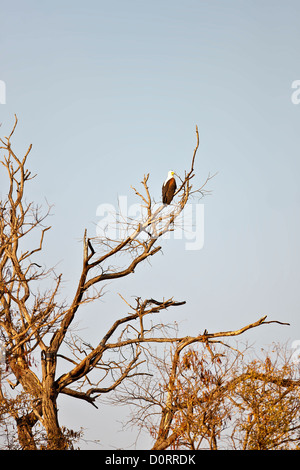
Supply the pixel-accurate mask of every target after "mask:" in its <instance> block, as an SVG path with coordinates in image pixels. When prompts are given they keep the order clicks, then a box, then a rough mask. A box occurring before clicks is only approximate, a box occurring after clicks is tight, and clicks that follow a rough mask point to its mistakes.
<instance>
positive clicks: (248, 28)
mask: <svg viewBox="0 0 300 470" xmlns="http://www.w3.org/2000/svg"><path fill="white" fill-rule="evenodd" d="M0 15H1V31H0V44H1V47H0V80H4V81H5V83H6V92H7V93H6V104H5V105H0V122H2V128H1V129H0V131H1V135H3V134H4V135H7V133H8V132H9V130H10V129H11V127H12V124H13V115H14V113H16V114H17V115H18V118H19V125H18V130H17V133H16V137H15V144H16V147H17V149H20V150H23V149H25V148H26V147H27V146H28V145H29V143H32V144H33V151H32V155H31V167H32V170H33V171H35V172H37V173H38V178H37V179H36V180H34V182H33V184H32V186H31V187H30V191H29V194H28V198H29V199H32V198H34V199H35V200H37V201H39V202H43V198H44V197H46V198H47V200H48V201H49V202H50V203H53V204H55V207H54V209H53V214H54V215H53V217H52V218H51V221H50V223H51V224H52V226H53V229H52V231H51V233H48V234H47V235H48V236H47V242H48V245H47V246H48V248H49V251H48V254H47V255H46V258H45V260H46V261H47V262H48V263H49V264H54V263H56V262H60V264H59V265H58V269H59V270H61V271H62V272H64V273H65V279H66V280H67V281H68V283H67V284H66V289H67V290H66V295H69V296H71V295H72V293H73V287H74V283H75V280H76V275H77V274H78V272H79V270H80V267H81V245H80V244H79V242H78V240H79V239H80V237H81V236H82V234H83V230H84V228H85V227H88V229H89V233H90V236H93V235H95V223H96V222H97V218H96V209H97V207H98V205H99V204H102V203H112V204H116V201H117V196H118V195H129V194H130V192H131V190H130V185H137V184H139V182H140V181H141V179H142V177H143V174H144V173H148V172H150V183H151V188H152V192H153V195H154V196H155V197H156V199H158V198H159V197H160V191H161V184H162V182H163V181H164V179H165V178H166V175H167V172H168V170H169V169H171V168H172V169H174V170H175V171H176V172H178V173H182V172H183V170H184V169H185V168H186V167H187V166H188V165H189V162H190V158H191V156H192V152H193V149H194V146H195V125H196V124H197V125H198V127H199V133H200V148H199V153H198V161H197V165H196V169H197V171H198V176H197V178H198V182H199V183H200V182H202V181H204V180H205V178H206V176H207V174H208V172H211V173H215V172H218V176H217V177H216V178H214V179H213V180H212V181H211V182H210V185H209V188H210V189H212V190H213V195H212V196H209V197H207V198H206V199H205V200H204V201H203V202H204V204H205V243H204V247H203V249H202V250H200V251H197V252H195V251H186V250H185V249H184V248H185V246H184V242H183V241H176V240H175V241H170V242H168V243H164V256H161V255H160V254H159V255H157V256H156V257H155V258H154V259H152V260H151V262H152V267H149V266H148V265H145V266H143V267H139V269H138V270H137V272H136V274H135V275H134V276H132V277H130V278H127V279H123V280H122V281H120V282H118V283H116V284H114V285H111V286H109V288H108V294H107V296H106V297H105V298H104V299H103V302H102V303H101V304H99V306H97V308H92V307H91V311H90V313H89V316H88V317H86V318H85V320H84V322H83V324H84V325H85V326H87V325H88V324H91V323H92V333H91V334H92V335H95V336H94V337H95V338H96V337H97V329H98V328H99V335H100V334H101V332H102V330H101V328H102V325H103V318H109V317H110V316H111V318H115V317H116V316H117V315H118V314H119V312H120V311H121V310H120V309H121V308H122V309H123V306H122V304H121V303H120V301H119V300H118V299H116V297H115V293H116V292H121V293H122V294H124V295H125V296H132V295H140V296H142V297H154V298H158V299H160V298H161V297H163V296H164V297H171V296H174V297H175V298H176V299H177V300H186V301H187V304H186V306H185V307H183V308H182V309H180V310H179V309H178V310H176V311H172V312H169V313H164V314H163V319H164V320H165V321H167V320H168V319H169V318H172V319H175V320H176V321H177V322H179V324H180V328H181V331H182V332H184V334H189V333H191V334H192V333H194V332H195V331H203V330H204V329H205V328H206V329H208V330H209V331H219V330H224V329H235V328H238V327H241V326H243V325H245V324H247V323H249V322H252V321H254V320H257V319H258V318H260V317H261V316H262V315H265V314H267V315H268V317H269V319H276V320H280V321H288V322H290V323H291V325H292V326H291V327H280V326H277V325H271V326H269V327H267V326H265V327H263V328H261V329H259V330H257V331H255V332H249V333H248V334H247V336H246V337H244V338H243V339H244V340H248V341H249V342H251V343H252V342H254V341H256V342H257V344H259V345H261V344H270V343H271V342H272V341H273V340H274V341H282V342H286V341H288V340H291V341H293V340H296V339H300V318H299V317H300V315H299V313H300V312H299V307H300V305H299V304H300V295H299V261H300V256H299V255H300V251H299V239H300V224H299V203H300V188H299V183H298V179H299V170H300V163H299V162H300V159H299V148H300V132H299V125H300V105H294V104H293V103H292V102H291V94H292V91H293V90H292V88H291V84H292V82H293V81H294V80H296V79H300V67H299V55H300V53H299V44H300V31H299V15H300V3H299V1H298V0H295V1H291V0H290V1H284V2H283V1H282V0H281V1H278V0H252V1H242V0H226V1H224V0H218V1H216V0H209V1H204V0H197V1H196V0H195V1H193V0H187V1H184V2H183V1H176V0H175V1H174V0H172V1H170V0H159V1H157V0H152V2H145V1H134V0H130V1H126V0H123V1H120V0H115V1H110V2H104V1H101V0H100V1H99V0H98V1H91V0H86V1H85V2H79V1H77V0H75V1H74V0H73V1H66V0H65V1H56V0H53V1H51V2H50V1H48V2H38V1H36V0H31V1H26V2H24V1H20V0H15V1H14V2H10V3H9V2H3V1H1V2H0ZM0 178H1V179H0V192H1V186H2V184H3V183H2V175H1V176H0ZM130 197H131V196H130ZM166 272H168V274H167V275H165V274H163V275H162V273H166ZM122 311H123V312H124V310H122ZM87 315H88V314H87ZM85 334H87V335H88V330H85ZM75 405H76V416H80V417H81V420H82V422H81V423H80V425H82V426H84V427H85V428H87V427H89V426H90V428H91V431H90V433H88V432H87V436H88V438H89V439H93V438H97V439H100V440H101V442H102V445H103V446H104V448H108V447H109V446H110V445H115V446H122V445H124V446H128V445H130V444H131V443H132V442H133V441H134V438H133V435H130V436H129V435H128V434H126V433H122V432H121V433H119V434H117V435H116V434H115V432H116V430H117V429H119V428H120V425H119V424H118V423H113V424H112V425H111V429H109V430H108V429H105V431H104V432H103V429H101V428H102V425H101V423H103V421H102V419H103V418H102V415H101V409H100V410H99V411H98V412H96V413H95V410H94V409H93V408H91V409H90V408H89V405H88V404H83V405H82V407H81V408H80V410H79V409H78V408H79V407H78V403H77V402H75V401H74V400H72V399H71V398H70V399H68V400H67V404H66V408H65V411H64V412H63V417H62V422H63V424H66V425H68V424H69V423H71V425H72V424H74V421H73V416H74V406H75ZM123 412H124V410H123V411H122V413H123ZM109 413H115V415H116V416H117V415H118V414H119V413H120V410H117V411H113V412H112V411H111V410H109ZM74 427H76V424H74ZM108 431H109V432H108Z"/></svg>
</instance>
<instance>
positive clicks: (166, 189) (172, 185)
mask: <svg viewBox="0 0 300 470" xmlns="http://www.w3.org/2000/svg"><path fill="white" fill-rule="evenodd" d="M176 188H177V185H176V181H175V178H174V171H169V173H168V177H167V179H166V181H165V182H164V184H163V187H162V202H163V203H164V204H170V203H171V201H172V199H173V196H174V193H175V191H176Z"/></svg>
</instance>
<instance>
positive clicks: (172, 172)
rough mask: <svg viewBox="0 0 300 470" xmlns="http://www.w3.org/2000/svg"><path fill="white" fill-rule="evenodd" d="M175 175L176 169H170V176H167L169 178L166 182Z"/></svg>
mask: <svg viewBox="0 0 300 470" xmlns="http://www.w3.org/2000/svg"><path fill="white" fill-rule="evenodd" d="M174 175H175V173H174V171H173V170H170V171H169V172H168V177H167V179H166V181H165V184H166V182H167V181H169V180H170V179H171V178H173V176H174Z"/></svg>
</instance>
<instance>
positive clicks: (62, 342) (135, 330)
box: [0, 119, 265, 449]
mask: <svg viewBox="0 0 300 470" xmlns="http://www.w3.org/2000/svg"><path fill="white" fill-rule="evenodd" d="M16 126H17V119H15V124H14V126H13V129H12V132H11V133H10V134H9V136H8V137H4V138H3V139H1V140H0V142H1V146H0V150H1V151H2V153H3V157H2V159H1V164H2V166H3V167H4V169H5V170H6V174H7V176H8V187H7V197H6V198H4V199H3V200H1V202H0V309H1V310H0V335H1V336H0V340H1V342H2V344H3V345H4V348H5V354H6V357H5V365H3V364H2V365H1V366H0V368H1V388H0V405H1V406H0V409H1V410H2V416H3V414H4V415H5V417H6V418H7V419H11V420H12V422H13V423H14V425H15V427H16V429H17V435H18V443H19V447H20V448H22V449H39V448H46V449H68V448H70V447H72V437H74V436H73V435H72V432H68V431H67V430H65V429H64V428H63V426H61V425H60V423H59V419H58V410H57V399H58V397H59V395H61V394H64V395H68V396H70V397H72V398H75V399H78V400H84V401H87V402H88V403H90V404H91V405H92V406H95V407H97V404H96V400H97V398H98V397H100V396H102V395H104V394H108V393H109V392H111V391H113V390H116V389H117V387H119V386H120V384H122V383H124V381H126V380H127V379H129V378H132V377H134V376H138V375H139V376H140V374H146V373H147V369H146V368H143V365H145V361H146V357H147V356H146V355H145V354H144V353H145V352H146V351H147V350H149V348H150V346H151V344H154V343H156V344H157V343H158V344H170V343H174V344H176V345H178V348H179V349H180V348H181V347H182V345H183V344H186V342H188V343H189V342H190V343H192V342H193V341H194V342H207V341H211V339H212V338H216V337H218V336H224V333H214V334H212V335H207V334H204V335H203V334H201V335H198V336H196V337H189V338H180V337H177V336H175V337H170V336H168V335H165V334H163V325H162V324H161V322H160V321H159V314H160V312H161V311H162V310H166V309H169V308H173V307H178V306H180V305H183V304H184V303H185V302H184V301H180V302H178V301H175V300H173V298H171V299H167V300H161V301H158V300H155V299H152V298H151V297H149V298H148V299H146V300H143V299H141V298H139V297H137V298H136V299H135V304H134V305H130V304H129V303H128V302H127V301H126V308H128V309H129V312H128V313H126V314H124V315H121V316H120V317H119V318H118V319H117V320H115V321H113V322H112V324H111V326H110V327H109V328H108V330H107V331H104V332H102V334H101V335H100V336H99V340H98V341H97V344H96V345H94V346H92V345H91V344H90V343H88V342H86V341H83V340H82V339H80V338H79V337H78V336H76V335H74V333H73V332H72V327H73V325H74V320H75V319H76V318H77V317H78V312H79V310H80V309H81V307H82V306H83V305H85V304H87V303H89V302H97V300H98V299H99V298H100V297H101V296H102V291H101V285H103V282H105V281H108V280H110V281H112V280H117V279H119V278H122V277H125V276H129V275H131V274H132V273H134V271H135V268H136V267H137V266H138V265H139V264H141V263H142V262H144V261H145V260H147V259H149V258H150V257H152V256H154V255H155V254H156V253H158V252H159V251H160V250H161V246H160V245H159V244H158V243H159V240H160V239H161V238H162V236H163V235H164V234H165V233H167V232H168V231H171V230H173V227H174V223H175V221H176V220H177V219H178V217H179V216H180V214H181V212H182V211H183V209H184V207H185V206H186V204H187V202H188V201H189V199H190V198H191V197H192V195H195V194H198V195H199V196H200V197H203V196H204V195H205V193H206V184H207V182H208V181H209V179H210V178H211V177H210V176H208V178H207V179H206V181H204V183H203V184H202V185H200V187H197V188H193V186H192V180H193V178H194V177H195V170H194V164H195V159H196V154H197V150H198V147H199V134H198V129H197V128H196V137H197V143H196V147H195V150H194V152H193V155H192V161H191V165H190V168H189V170H187V171H186V172H185V174H184V176H183V177H182V178H180V184H179V187H178V190H177V192H176V195H175V200H174V204H173V205H172V208H171V210H169V209H168V210H166V208H165V207H164V206H163V205H162V204H161V205H159V206H157V205H156V206H155V205H153V200H152V196H151V194H150V189H149V186H148V181H149V175H146V176H144V179H143V181H142V190H140V191H139V190H137V189H134V191H135V193H136V195H137V197H138V198H139V200H140V203H141V205H142V206H143V208H144V212H143V216H141V218H140V219H139V220H135V221H132V220H127V221H126V224H127V229H128V230H127V232H126V236H124V237H121V238H118V237H115V238H113V237H107V236H103V237H101V236H98V237H96V238H95V237H93V238H90V237H88V235H87V232H86V231H85V232H84V237H83V259H82V269H81V273H80V276H79V279H78V283H77V288H76V290H75V293H74V296H73V298H72V300H71V301H70V303H68V304H67V303H66V301H62V300H61V290H62V274H56V273H55V271H54V269H52V268H51V269H46V268H45V267H43V265H42V262H41V261H40V259H41V255H42V251H43V250H44V238H45V234H46V232H47V231H48V230H49V229H50V226H48V225H45V223H46V219H47V215H48V214H49V211H50V208H49V209H48V210H47V211H46V212H45V213H42V209H41V208H40V207H38V206H35V205H34V204H33V203H31V202H29V203H28V202H26V197H25V195H26V193H25V189H26V186H27V184H28V183H29V182H30V180H31V179H32V178H34V176H35V175H32V174H31V172H30V171H29V170H28V168H27V159H28V156H29V154H30V151H31V145H30V146H29V148H28V150H27V151H26V152H25V155H24V156H23V157H19V156H17V155H16V153H15V152H14V150H13V148H12V146H11V140H12V137H13V135H14V132H15V129H16ZM36 233H39V240H38V242H37V243H36V242H35V240H36V235H35V234H36ZM31 245H33V246H32V247H31ZM120 256H123V263H124V264H123V266H122V267H118V265H117V263H118V261H117V260H119V259H120ZM124 300H125V299H124ZM149 319H151V321H149ZM264 321H265V319H263V320H261V321H260V322H261V323H262V322H264ZM249 327H250V326H248V327H246V329H247V328H249ZM66 351H67V352H66ZM58 366H59V367H58ZM167 421H168V420H167ZM0 424H1V420H0ZM40 429H42V432H41V431H40ZM164 432H165V431H164Z"/></svg>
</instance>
